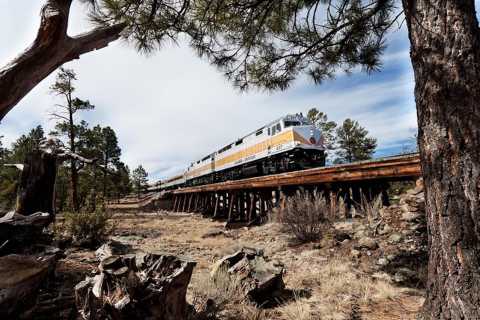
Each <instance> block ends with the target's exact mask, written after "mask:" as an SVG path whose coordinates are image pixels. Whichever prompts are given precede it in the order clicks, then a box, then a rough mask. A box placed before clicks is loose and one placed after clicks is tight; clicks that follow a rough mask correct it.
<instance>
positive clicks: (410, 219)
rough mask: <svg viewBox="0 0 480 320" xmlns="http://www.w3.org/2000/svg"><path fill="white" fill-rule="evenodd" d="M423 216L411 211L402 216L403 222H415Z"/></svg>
mask: <svg viewBox="0 0 480 320" xmlns="http://www.w3.org/2000/svg"><path fill="white" fill-rule="evenodd" d="M421 217H422V215H420V214H418V213H414V212H410V211H406V212H404V213H403V214H402V218H401V219H402V220H403V221H406V222H413V221H416V220H418V219H420V218H421Z"/></svg>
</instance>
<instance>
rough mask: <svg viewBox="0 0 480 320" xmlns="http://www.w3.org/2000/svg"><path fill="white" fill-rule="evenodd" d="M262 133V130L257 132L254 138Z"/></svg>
mask: <svg viewBox="0 0 480 320" xmlns="http://www.w3.org/2000/svg"><path fill="white" fill-rule="evenodd" d="M262 133H263V130H258V131H257V132H256V133H255V135H256V136H259V135H261V134H262Z"/></svg>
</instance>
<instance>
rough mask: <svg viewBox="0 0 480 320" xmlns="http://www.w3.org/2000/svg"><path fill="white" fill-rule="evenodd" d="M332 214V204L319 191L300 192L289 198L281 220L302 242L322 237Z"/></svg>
mask: <svg viewBox="0 0 480 320" xmlns="http://www.w3.org/2000/svg"><path fill="white" fill-rule="evenodd" d="M331 216H332V206H331V205H330V204H329V203H328V201H327V199H326V198H325V197H324V196H323V194H321V193H319V192H316V191H315V192H313V193H308V192H299V193H297V194H296V195H295V196H293V197H290V198H288V200H287V202H286V204H285V207H284V208H283V210H282V212H281V214H280V222H281V223H283V224H284V225H285V226H286V227H287V229H288V230H289V231H290V232H292V233H293V234H294V235H295V237H296V238H297V239H298V240H299V241H301V242H308V241H315V240H319V239H321V238H322V236H323V234H324V231H325V230H326V229H327V227H328V225H329V219H328V217H331Z"/></svg>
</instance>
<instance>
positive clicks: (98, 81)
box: [0, 0, 416, 178]
mask: <svg viewBox="0 0 480 320" xmlns="http://www.w3.org/2000/svg"><path fill="white" fill-rule="evenodd" d="M6 2H7V1H6V0H0V30H11V31H13V30H15V34H9V35H7V41H4V43H8V46H2V47H1V49H0V50H1V51H0V65H3V64H5V63H6V62H7V61H8V59H11V58H12V57H13V56H15V55H16V54H18V53H19V51H20V50H21V48H24V47H26V46H27V45H28V43H29V42H30V41H31V40H32V39H33V38H34V35H35V28H36V27H37V25H38V10H39V5H38V3H37V4H35V5H33V4H31V1H17V2H15V3H14V4H11V1H8V2H10V4H9V5H8V6H7V5H6ZM7 7H8V8H7ZM5 8H7V9H8V10H1V9H5ZM74 9H78V7H77V6H76V7H75V8H74ZM74 12H79V11H78V10H75V11H74ZM11 16H13V17H17V16H22V17H23V19H24V20H23V21H25V22H24V23H19V22H18V21H19V20H17V19H13V18H11ZM73 19H74V21H75V23H74V27H73V28H72V30H71V31H70V32H71V33H76V32H79V31H81V30H85V29H86V28H88V26H87V24H86V23H85V22H80V21H83V20H82V19H81V15H78V14H76V15H75V16H74V18H73ZM2 33H4V32H2ZM17 34H18V35H21V36H20V37H18V38H17V37H16V36H15V35H17ZM27 35H28V36H27ZM402 49H403V50H402V51H398V52H396V53H389V55H388V56H387V57H386V58H385V67H386V69H388V66H389V65H391V64H397V63H400V62H401V63H404V61H403V59H408V55H407V56H405V53H404V52H405V48H402ZM67 66H68V67H69V68H74V69H75V71H76V72H77V73H78V77H79V81H78V83H77V88H78V90H77V94H78V96H79V97H81V98H85V99H89V100H90V101H91V102H92V103H93V104H94V105H96V107H97V108H96V110H94V111H91V112H84V113H83V114H82V117H83V118H85V119H87V121H88V122H89V123H90V124H97V123H100V124H101V125H110V126H111V127H112V128H114V129H115V131H116V132H117V134H118V136H119V141H120V144H121V146H122V150H123V159H124V160H125V162H126V163H127V164H128V165H129V166H130V167H135V166H137V165H138V164H143V165H144V166H145V167H146V169H147V170H148V171H149V172H150V173H151V175H152V176H154V177H156V178H158V177H162V176H168V175H170V174H173V173H175V172H178V171H180V170H182V169H183V168H184V167H185V166H186V165H187V164H188V162H189V161H192V160H194V159H196V158H199V157H201V156H203V155H205V154H207V153H209V152H211V151H214V150H215V149H218V148H220V147H221V146H223V145H224V144H226V143H229V142H230V141H232V140H234V139H235V138H237V137H239V136H242V135H244V134H246V133H248V132H250V131H252V130H254V129H256V128H257V127H260V126H262V125H264V124H265V123H266V122H269V121H271V120H273V119H274V118H277V117H279V116H282V115H284V114H286V113H292V112H293V113H295V112H300V111H306V110H307V109H308V108H310V107H312V106H316V107H318V108H320V109H322V110H323V111H325V112H327V114H328V115H329V116H330V118H332V119H333V120H335V121H338V122H341V121H343V119H345V118H347V117H351V118H354V119H357V120H359V121H360V123H361V124H362V125H363V126H365V127H367V129H368V130H369V131H370V132H371V134H372V135H374V136H376V137H378V140H379V144H380V146H381V147H388V146H392V145H394V144H395V143H396V142H397V141H398V140H403V139H406V138H408V137H409V136H411V131H412V128H415V127H416V116H415V107H414V104H413V98H409V97H412V96H413V85H412V83H413V79H412V76H411V74H407V75H405V74H403V75H397V76H391V77H389V78H388V80H385V81H384V82H379V81H378V80H376V79H377V78H376V75H372V76H368V77H367V76H365V77H363V78H361V79H363V80H362V81H361V82H360V83H358V84H357V85H354V86H347V88H345V86H346V85H345V84H348V83H349V80H350V79H349V78H346V79H344V77H342V78H341V79H339V80H338V81H335V82H334V83H333V84H329V85H328V86H327V87H322V86H317V87H315V86H313V85H311V84H310V82H308V81H305V80H303V81H298V82H297V83H296V84H295V86H294V87H293V88H291V89H290V90H288V91H286V92H278V93H273V94H268V93H262V92H248V93H239V92H238V91H237V90H236V89H234V88H232V86H231V84H230V83H228V82H227V81H226V80H225V79H224V78H223V76H222V75H221V74H220V73H219V72H218V71H217V70H215V68H213V67H212V66H210V65H209V64H208V63H207V62H205V61H202V60H200V59H199V58H197V57H196V56H195V54H194V53H193V52H192V50H191V49H189V48H188V47H186V46H181V47H175V46H166V47H165V48H164V49H162V50H161V51H160V52H159V53H157V54H155V55H153V56H151V57H145V56H142V55H139V54H138V53H136V52H135V51H134V50H133V49H132V48H130V47H129V46H127V45H126V44H125V43H123V42H117V43H114V44H112V45H111V46H109V47H108V48H105V49H102V50H100V51H98V52H93V53H89V54H86V55H84V56H82V57H81V59H80V60H78V61H74V62H72V63H69V64H68V65H67ZM53 81H54V76H50V77H49V78H47V79H46V80H45V81H43V82H42V83H41V84H40V85H39V86H37V87H36V88H35V89H34V90H33V91H32V92H31V93H30V94H29V95H28V96H27V97H26V98H25V99H23V100H22V101H21V102H20V103H19V104H18V106H17V107H16V108H14V110H13V111H12V112H11V113H9V114H8V116H7V117H6V118H5V119H4V122H3V123H2V124H1V125H0V134H1V135H5V140H6V141H8V142H11V141H13V140H14V139H15V138H16V137H18V135H19V134H20V133H23V132H26V131H28V130H29V129H30V128H31V127H33V126H34V125H36V124H42V125H44V126H45V127H46V128H47V129H49V128H52V127H53V123H51V122H49V121H48V117H47V111H48V110H49V109H50V108H51V106H52V105H53V104H54V102H55V99H54V98H53V97H51V96H50V95H49V94H48V87H49V86H50V85H51V84H52V82H53ZM352 81H353V79H352Z"/></svg>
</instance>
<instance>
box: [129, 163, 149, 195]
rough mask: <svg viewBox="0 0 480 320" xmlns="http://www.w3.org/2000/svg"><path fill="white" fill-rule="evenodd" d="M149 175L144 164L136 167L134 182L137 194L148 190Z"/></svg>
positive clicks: (133, 174) (133, 175)
mask: <svg viewBox="0 0 480 320" xmlns="http://www.w3.org/2000/svg"><path fill="white" fill-rule="evenodd" d="M147 177H148V174H147V171H146V170H145V169H144V168H143V167H142V165H139V166H138V167H137V168H135V170H133V172H132V184H133V190H134V191H135V192H136V193H137V195H140V193H142V192H143V191H145V190H147V187H148V184H147V182H148V180H147Z"/></svg>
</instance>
